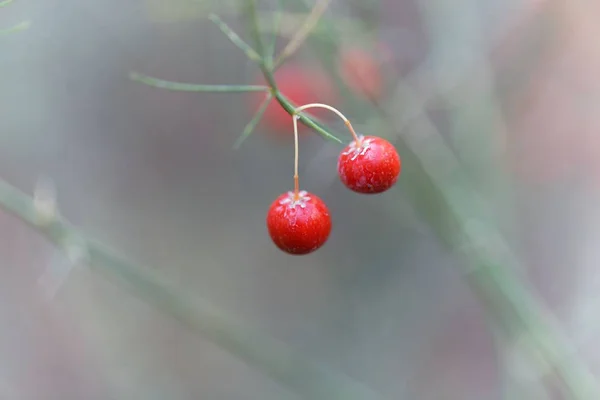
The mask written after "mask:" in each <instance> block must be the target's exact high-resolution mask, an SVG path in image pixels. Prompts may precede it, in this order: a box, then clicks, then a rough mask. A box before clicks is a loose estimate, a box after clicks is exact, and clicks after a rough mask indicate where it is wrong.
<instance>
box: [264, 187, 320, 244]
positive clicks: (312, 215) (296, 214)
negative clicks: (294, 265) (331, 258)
mask: <svg viewBox="0 0 600 400" xmlns="http://www.w3.org/2000/svg"><path fill="white" fill-rule="evenodd" d="M267 229H268V230H269V236H271V239H272V240H273V243H275V245H276V246H277V247H278V248H279V249H280V250H282V251H284V252H286V253H289V254H293V255H302V254H308V253H312V252H313V251H315V250H317V249H319V248H320V247H321V246H323V245H324V244H325V242H326V241H327V239H328V238H329V233H331V216H330V215H329V210H328V209H327V206H326V205H325V203H324V202H323V200H321V199H320V198H319V197H317V196H315V195H314V194H311V193H308V192H306V191H304V190H302V191H300V192H299V193H298V195H296V194H295V193H294V192H287V193H283V194H282V195H281V196H279V197H278V198H277V199H275V201H274V202H273V204H271V207H270V208H269V212H268V213H267Z"/></svg>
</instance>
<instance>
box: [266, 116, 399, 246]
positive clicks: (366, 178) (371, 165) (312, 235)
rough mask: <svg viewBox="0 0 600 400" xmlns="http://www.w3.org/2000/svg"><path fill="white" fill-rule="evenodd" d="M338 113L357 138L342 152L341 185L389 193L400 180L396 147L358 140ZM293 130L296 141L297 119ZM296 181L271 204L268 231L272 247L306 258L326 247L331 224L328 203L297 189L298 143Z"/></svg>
mask: <svg viewBox="0 0 600 400" xmlns="http://www.w3.org/2000/svg"><path fill="white" fill-rule="evenodd" d="M308 106H310V105H308ZM308 106H303V107H300V108H308ZM324 108H329V109H331V108H330V107H324ZM298 110H300V109H298ZM331 110H332V111H335V112H337V110H334V109H331ZM337 113H338V115H340V116H341V117H342V118H343V119H344V122H345V123H346V125H347V126H348V128H349V129H350V131H351V133H352V134H353V136H354V140H353V141H352V142H351V143H350V144H349V145H348V146H346V147H345V148H344V149H343V150H342V152H341V154H340V156H339V158H338V164H337V170H338V175H339V178H340V180H341V181H342V183H343V184H344V185H345V186H346V187H347V188H348V189H350V190H352V191H354V192H357V193H362V194H377V193H382V192H385V191H386V190H388V189H390V188H391V187H392V186H393V185H394V184H395V183H396V181H397V180H398V176H399V175H400V170H401V160H400V156H399V155H398V152H397V151H396V149H395V148H394V146H393V145H392V144H391V143H390V142H388V141H387V140H385V139H382V138H380V137H376V136H357V135H356V133H355V132H354V130H353V129H352V126H351V125H350V123H349V122H348V120H347V119H346V118H345V117H343V116H342V115H341V114H340V113H339V112H337ZM294 128H295V132H294V133H295V134H296V139H297V127H296V118H294ZM294 178H295V181H296V185H295V186H296V188H295V191H289V192H286V193H283V194H281V195H280V196H279V197H278V198H277V199H275V201H274V202H273V203H272V204H271V207H270V208H269V211H268V213H267V228H268V231H269V235H270V236H271V239H272V240H273V243H275V245H276V246H277V247H278V248H279V249H281V250H282V251H284V252H286V253H289V254H293V255H303V254H308V253H312V252H313V251H315V250H317V249H319V248H320V247H321V246H323V245H324V244H325V242H326V241H327V239H328V238H329V234H330V233H331V225H332V224H331V216H330V214H329V210H328V208H327V206H326V205H325V202H324V201H323V200H321V199H320V198H319V197H318V196H316V195H314V194H312V193H308V192H307V191H304V190H302V191H300V190H299V188H298V176H297V140H296V175H295V176H294Z"/></svg>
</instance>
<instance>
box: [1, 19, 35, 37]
mask: <svg viewBox="0 0 600 400" xmlns="http://www.w3.org/2000/svg"><path fill="white" fill-rule="evenodd" d="M30 26H31V21H23V22H19V23H18V24H17V25H15V26H11V27H10V28H6V29H0V36H4V35H10V34H11V33H15V32H19V31H24V30H26V29H28V28H29V27H30Z"/></svg>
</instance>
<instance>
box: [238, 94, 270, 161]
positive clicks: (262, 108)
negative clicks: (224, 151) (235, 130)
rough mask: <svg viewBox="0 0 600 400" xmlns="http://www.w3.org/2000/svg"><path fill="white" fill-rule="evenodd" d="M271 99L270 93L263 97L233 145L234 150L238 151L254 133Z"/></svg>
mask: <svg viewBox="0 0 600 400" xmlns="http://www.w3.org/2000/svg"><path fill="white" fill-rule="evenodd" d="M272 99H273V95H271V93H269V94H268V95H267V97H265V99H264V100H263V102H262V103H261V104H260V107H259V108H258V111H256V114H254V117H253V118H252V119H251V120H250V122H248V124H247V125H246V126H245V127H244V131H243V132H242V134H241V135H240V137H239V138H238V139H237V140H236V141H235V143H234V144H233V148H234V149H236V150H237V149H239V148H240V146H241V145H242V143H244V142H245V141H246V139H247V138H248V137H249V136H250V135H251V134H252V132H254V128H256V125H258V123H259V122H260V120H261V119H262V116H263V114H264V113H265V110H266V109H267V107H268V106H269V103H270V102H271V100H272Z"/></svg>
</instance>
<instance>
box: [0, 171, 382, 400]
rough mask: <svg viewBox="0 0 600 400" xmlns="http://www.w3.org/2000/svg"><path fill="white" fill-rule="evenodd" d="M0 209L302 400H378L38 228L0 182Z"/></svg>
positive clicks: (147, 275) (95, 249) (97, 249)
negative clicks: (304, 399) (73, 249)
mask: <svg viewBox="0 0 600 400" xmlns="http://www.w3.org/2000/svg"><path fill="white" fill-rule="evenodd" d="M0 207H2V208H3V209H4V210H6V211H7V212H9V213H11V214H13V215H15V216H16V217H18V218H19V219H20V220H22V221H23V222H25V223H27V224H28V225H30V226H32V227H34V228H35V229H37V230H38V231H39V232H40V233H42V234H43V235H45V236H46V237H47V238H48V239H49V240H50V241H51V242H52V243H54V244H55V245H56V246H57V247H58V248H59V249H61V250H62V251H64V252H67V251H68V250H69V249H68V246H69V244H70V243H73V241H74V240H73V239H74V238H76V239H77V243H78V245H79V246H82V247H85V250H86V254H87V256H88V257H87V258H86V261H87V263H88V264H89V266H90V267H92V268H94V269H95V270H97V271H98V272H100V273H103V274H105V275H106V276H107V277H108V278H109V279H111V280H113V281H115V282H116V283H118V284H120V285H123V286H125V287H127V288H129V289H130V290H131V291H132V292H133V293H134V294H135V295H137V296H138V297H140V298H142V299H144V300H146V301H148V302H149V303H150V304H153V305H154V306H156V307H158V308H159V309H161V310H163V311H165V312H166V313H168V314H170V315H171V316H173V317H174V318H176V319H177V320H178V321H180V322H181V323H182V324H184V325H185V326H187V327H189V328H191V329H192V330H194V331H195V332H197V333H199V334H200V335H202V337H204V338H205V339H207V340H209V341H211V342H213V343H215V344H216V345H218V346H220V347H222V348H224V349H225V350H227V351H229V352H231V353H233V354H234V355H236V356H238V357H240V358H241V359H242V360H244V361H246V362H247V363H248V364H250V365H252V366H255V367H257V368H259V369H261V370H262V371H263V372H265V373H266V374H267V375H269V376H271V377H273V378H274V379H276V380H278V381H279V382H281V383H283V384H285V385H287V386H289V387H290V388H292V389H294V390H295V391H297V392H298V393H300V394H302V395H304V396H306V397H307V398H310V399H322V400H330V399H340V400H343V399H344V400H345V399H356V400H367V399H376V398H378V396H377V395H376V394H374V393H373V392H372V391H370V389H368V388H366V387H365V386H363V385H360V384H358V383H356V382H354V381H352V380H350V379H348V378H347V377H345V376H343V375H338V374H335V373H332V372H331V371H330V370H329V369H326V368H324V367H323V366H321V365H320V364H317V363H313V362H311V361H310V360H308V359H307V358H305V357H303V356H302V355H301V354H299V353H297V352H295V351H293V350H292V349H290V348H288V347H287V346H285V345H283V344H282V343H280V342H278V341H277V340H275V339H273V338H270V337H268V336H266V335H265V334H263V333H262V332H259V331H255V330H252V329H248V328H246V327H244V326H242V325H241V324H240V323H238V322H236V321H234V320H232V319H231V318H228V317H226V315H225V314H224V313H222V312H220V311H218V310H217V309H215V308H213V307H212V306H211V305H209V304H208V303H202V302H199V301H198V300H196V299H193V298H191V297H189V296H186V295H184V294H181V293H178V291H177V290H176V289H175V288H174V287H172V286H171V285H168V284H166V283H164V282H163V280H162V279H160V278H159V277H158V276H156V275H154V274H153V273H152V272H151V269H149V268H143V267H140V266H137V265H135V264H134V263H131V262H129V261H128V260H126V259H125V258H123V257H120V256H118V255H117V253H116V252H114V251H113V250H112V249H110V248H108V247H106V246H104V245H102V244H100V243H98V242H97V241H94V240H92V239H89V238H86V237H85V236H84V235H83V234H82V233H80V232H79V231H78V230H76V229H75V228H74V227H73V226H72V225H71V224H69V223H68V222H67V221H66V220H64V219H62V218H61V217H60V216H57V218H56V219H55V220H53V221H52V222H51V223H49V224H47V225H43V226H42V225H39V224H38V221H39V220H38V218H37V214H36V209H35V207H34V203H33V200H32V199H31V198H30V197H29V196H27V195H25V194H24V193H22V192H20V191H19V190H17V189H16V188H14V187H12V186H11V185H9V184H7V183H6V182H3V181H0Z"/></svg>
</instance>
